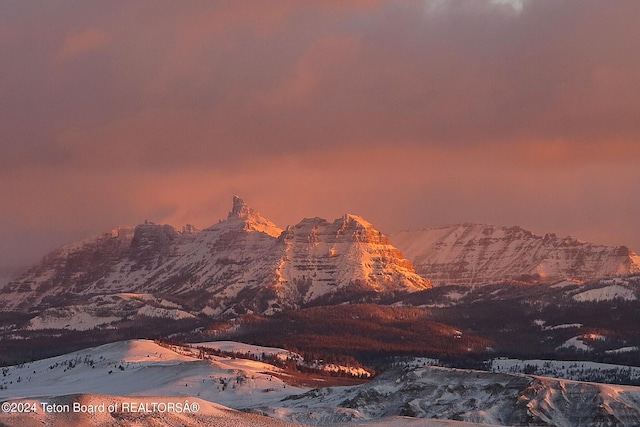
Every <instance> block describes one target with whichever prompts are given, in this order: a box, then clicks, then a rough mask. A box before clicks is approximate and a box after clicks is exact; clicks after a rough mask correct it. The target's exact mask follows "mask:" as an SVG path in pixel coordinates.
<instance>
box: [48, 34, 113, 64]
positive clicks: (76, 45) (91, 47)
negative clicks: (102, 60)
mask: <svg viewBox="0 0 640 427" xmlns="http://www.w3.org/2000/svg"><path fill="white" fill-rule="evenodd" d="M108 42H109V36H108V35H107V33H106V32H104V31H103V30H102V29H100V28H87V29H84V30H82V31H78V30H73V31H71V32H70V33H69V34H68V35H67V37H66V38H65V39H64V42H63V43H62V46H61V47H60V49H59V50H58V52H57V53H56V55H55V57H56V59H57V60H58V61H66V60H69V59H71V58H73V57H75V56H79V55H83V54H85V53H87V52H92V51H95V50H99V49H101V48H103V47H104V46H106V45H107V44H108Z"/></svg>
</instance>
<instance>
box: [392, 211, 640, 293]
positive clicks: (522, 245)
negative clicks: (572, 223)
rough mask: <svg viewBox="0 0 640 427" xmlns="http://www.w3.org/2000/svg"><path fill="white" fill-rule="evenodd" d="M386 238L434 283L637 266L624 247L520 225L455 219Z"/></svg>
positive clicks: (544, 277)
mask: <svg viewBox="0 0 640 427" xmlns="http://www.w3.org/2000/svg"><path fill="white" fill-rule="evenodd" d="M390 239H391V241H392V242H393V244H395V245H396V246H397V247H398V248H399V249H400V250H401V251H402V252H403V253H404V254H405V256H406V257H407V258H408V259H410V260H411V261H412V262H413V263H414V266H415V268H416V271H417V272H418V273H419V274H421V275H422V276H424V277H428V278H429V279H430V280H431V281H432V282H433V283H434V284H437V285H441V284H460V285H478V284H485V283H498V282H504V281H519V282H525V283H528V282H548V283H551V282H555V281H560V280H564V279H569V280H577V281H585V280H591V279H595V278H598V277H605V276H613V275H619V274H630V273H636V272H639V271H640V257H639V256H638V255H637V254H635V253H634V252H632V251H631V250H629V249H628V248H626V247H624V246H618V247H611V246H604V245H597V244H593V243H586V242H581V241H578V240H575V239H573V238H570V237H566V238H560V237H557V236H556V235H554V234H546V235H545V236H537V235H535V234H533V233H531V232H529V231H526V230H523V229H522V228H520V227H510V228H507V227H498V226H494V225H482V224H470V223H463V224H456V225H448V226H443V227H437V228H427V229H423V230H413V231H401V232H398V233H394V234H391V235H390Z"/></svg>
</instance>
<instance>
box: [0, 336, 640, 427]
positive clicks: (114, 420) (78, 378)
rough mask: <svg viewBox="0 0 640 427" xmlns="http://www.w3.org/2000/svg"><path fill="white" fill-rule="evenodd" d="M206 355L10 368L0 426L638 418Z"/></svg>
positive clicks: (519, 394) (157, 351) (437, 384)
mask: <svg viewBox="0 0 640 427" xmlns="http://www.w3.org/2000/svg"><path fill="white" fill-rule="evenodd" d="M208 346H212V344H208ZM223 346H224V347H226V348H230V349H232V351H235V350H238V349H241V348H245V349H249V350H251V351H256V352H263V351H265V352H270V353H271V354H286V353H284V352H282V350H279V349H269V348H255V349H251V348H250V347H255V346H243V345H240V344H238V345H237V346H234V345H233V344H232V343H229V342H226V343H224V344H223ZM198 356H200V358H199V357H198ZM203 356H204V355H203V354H202V353H201V352H199V351H198V350H197V349H196V348H186V347H178V346H172V347H164V346H161V345H158V344H157V343H155V342H153V341H148V340H134V341H125V342H117V343H112V344H107V345H103V346H100V347H94V348H90V349H86V350H81V351H77V352H74V353H70V354H67V355H63V356H58V357H54V358H50V359H45V360H40V361H36V362H31V363H26V364H22V365H18V366H11V367H5V368H3V369H2V371H1V372H2V377H0V401H3V402H2V404H3V406H2V408H3V410H4V412H3V413H0V425H2V424H3V423H4V424H7V425H12V426H14V425H15V426H28V425H43V424H44V425H53V426H55V425H65V426H69V425H82V426H94V425H95V426H97V425H118V426H120V425H122V426H133V425H135V426H147V425H149V426H150V425H181V426H205V425H206V426H209V425H213V426H215V425H238V426H253V425H281V424H279V423H278V422H276V421H275V420H274V419H279V420H281V421H286V422H294V423H302V424H313V425H347V424H349V425H351V424H353V423H363V424H362V425H368V426H377V425H392V426H456V425H460V426H462V425H482V424H488V425H556V426H575V425H591V426H598V425H602V426H604V425H620V426H633V425H638V424H640V388H638V387H629V386H617V385H605V384H596V383H585V382H577V381H569V380H559V379H554V378H545V377H535V376H527V375H518V374H507V373H490V372H481V371H470V370H456V369H445V368H434V367H427V366H419V365H418V366H417V365H415V364H413V365H407V366H405V367H401V368H394V369H391V370H389V371H387V372H384V373H382V374H381V375H379V376H378V377H376V378H375V379H374V380H373V381H371V382H369V383H366V384H362V385H358V386H347V387H323V388H320V389H309V388H303V387H296V386H292V385H290V384H287V383H285V382H284V381H282V380H281V379H280V378H286V372H282V371H280V370H279V368H277V367H275V366H272V365H269V364H266V363H263V362H259V361H255V360H245V359H234V358H229V357H215V356H210V355H206V357H205V358H202V357H203ZM103 403H104V406H102V407H101V406H100V405H101V404H103ZM187 403H188V405H189V406H188V409H185V408H187V406H185V405H186V404H187ZM194 403H195V404H196V406H193V404H194ZM6 405H9V406H6ZM65 405H67V406H65ZM74 405H75V406H74ZM83 405H84V406H83ZM114 405H115V406H114ZM154 405H155V406H154ZM218 405H224V406H225V407H231V408H235V409H243V410H248V411H251V412H253V413H254V414H253V415H249V414H245V413H238V412H230V411H229V410H228V409H227V408H224V407H221V406H218ZM76 406H78V407H79V408H82V407H84V408H85V410H84V411H81V410H79V411H75V408H76ZM101 408H102V409H101ZM5 409H9V410H8V411H7V410H5ZM56 409H58V411H57V412H56ZM18 410H20V411H23V412H24V411H28V412H29V413H26V414H18V413H16V411H18ZM258 415H267V416H269V417H270V418H271V419H272V420H271V421H267V420H268V419H266V418H259V417H258ZM461 422H464V423H461ZM466 423H471V424H466Z"/></svg>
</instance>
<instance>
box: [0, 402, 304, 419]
mask: <svg viewBox="0 0 640 427" xmlns="http://www.w3.org/2000/svg"><path fill="white" fill-rule="evenodd" d="M185 402H186V403H187V404H186V405H185ZM7 403H9V404H11V403H13V404H15V405H16V408H17V407H18V406H17V405H21V407H22V408H24V407H27V408H30V409H34V408H35V412H28V413H20V412H14V413H3V412H0V424H2V425H3V426H5V425H6V426H11V427H29V426H43V425H44V426H53V427H57V426H61V427H62V426H65V427H69V426H82V427H105V426H109V427H147V426H148V427H157V426H175V427H178V426H179V427H218V426H219V427H264V426H274V427H280V426H282V427H284V426H290V425H291V424H290V423H286V422H282V421H278V420H274V419H271V418H267V417H261V416H258V415H252V414H246V413H242V412H238V411H235V410H233V409H230V408H227V407H224V406H222V405H218V404H215V403H211V402H208V401H206V400H202V399H198V398H194V397H189V398H188V399H185V398H184V397H168V396H154V397H127V396H109V395H99V394H75V395H67V396H59V397H53V398H47V399H19V400H9V401H7ZM184 408H188V409H187V410H185V409H184ZM56 411H58V412H56ZM90 411H91V412H90Z"/></svg>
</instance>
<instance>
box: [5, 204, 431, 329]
mask: <svg viewBox="0 0 640 427" xmlns="http://www.w3.org/2000/svg"><path fill="white" fill-rule="evenodd" d="M429 286H430V285H429V282H428V280H426V279H424V278H422V277H420V276H419V275H417V274H416V272H415V271H414V270H413V268H412V266H411V263H410V262H409V261H407V260H406V259H404V258H403V257H402V254H401V253H400V252H399V251H398V250H397V249H396V248H395V247H393V246H392V245H391V244H390V243H389V241H388V239H387V238H386V237H384V236H383V235H382V234H381V233H380V232H378V231H377V230H375V228H374V227H373V226H372V225H371V224H369V223H368V222H366V221H365V220H363V219H362V218H359V217H357V216H355V215H345V216H344V217H343V218H340V219H338V220H336V221H334V222H333V223H329V222H327V221H325V220H321V219H313V220H303V221H302V222H301V223H300V224H298V225H296V226H293V227H288V228H287V230H286V231H284V232H283V231H282V230H281V229H279V228H278V227H277V226H276V225H275V224H273V223H272V222H271V221H269V220H267V219H266V218H264V217H263V216H262V215H261V214H260V213H259V212H257V211H256V210H254V209H252V208H251V207H249V206H248V205H247V204H246V203H244V202H243V201H242V200H241V199H240V198H238V197H234V199H233V205H232V209H231V211H230V212H229V214H228V216H227V219H226V220H224V221H220V222H219V223H217V224H215V225H213V226H211V227H209V228H207V229H205V230H201V231H199V230H196V229H195V228H193V227H191V226H185V227H183V228H182V230H181V231H178V230H176V229H175V228H174V227H172V226H169V225H159V224H153V223H149V222H146V223H145V224H141V225H138V226H137V227H135V228H133V229H132V228H118V229H115V230H113V231H112V232H110V233H105V234H102V235H100V236H98V237H95V238H92V239H87V240H85V241H82V242H78V243H75V244H71V245H67V246H65V247H62V248H60V249H58V250H56V251H54V252H52V253H51V254H49V255H48V256H47V257H45V258H44V260H43V261H42V263H40V264H39V265H37V266H36V267H34V268H33V269H31V270H30V271H29V272H28V273H26V274H25V275H23V276H22V277H20V278H19V279H17V280H14V281H12V282H10V283H9V284H8V285H6V286H4V287H3V288H2V289H0V295H1V298H0V310H3V311H9V310H15V311H25V312H35V313H37V317H36V318H35V319H33V321H32V322H31V324H30V328H32V329H42V328H63V327H66V328H75V329H90V328H93V327H95V326H103V325H107V324H109V323H111V322H113V321H114V320H117V319H119V318H124V317H128V318H136V317H141V316H145V317H166V318H172V319H187V318H193V317H194V316H197V315H199V314H202V313H204V314H207V315H213V316H233V315H235V314H237V313H244V312H247V311H250V312H255V313H273V312H276V311H279V310H282V309H284V308H295V307H299V306H300V305H302V304H306V303H308V302H310V301H312V300H314V299H317V298H320V297H324V296H327V295H332V294H336V293H344V294H346V295H348V294H349V293H351V292H361V291H369V292H382V291H391V290H393V291H407V292H411V291H416V290H420V289H425V288H427V287H429ZM145 295H146V296H147V297H140V296H145Z"/></svg>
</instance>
